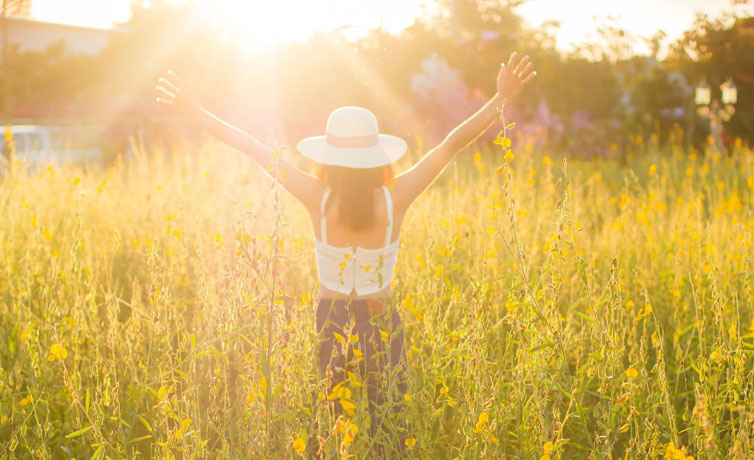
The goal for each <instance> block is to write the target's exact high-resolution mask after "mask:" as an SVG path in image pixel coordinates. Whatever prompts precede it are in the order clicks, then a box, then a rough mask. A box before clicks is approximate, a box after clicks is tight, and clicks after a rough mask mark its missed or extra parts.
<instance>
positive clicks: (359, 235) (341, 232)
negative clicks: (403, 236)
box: [312, 187, 402, 249]
mask: <svg viewBox="0 0 754 460" xmlns="http://www.w3.org/2000/svg"><path fill="white" fill-rule="evenodd" d="M370 193H371V194H372V200H371V202H372V203H373V211H372V212H373V214H372V215H373V216H374V217H373V220H372V225H371V226H370V227H369V228H367V229H364V230H353V229H352V228H350V227H349V226H347V225H345V224H344V221H345V219H342V218H341V216H340V215H339V210H340V206H339V205H340V202H339V200H340V197H338V196H337V195H334V194H332V193H330V195H329V196H328V202H327V205H326V208H325V224H326V230H325V231H326V236H327V244H328V245H330V246H335V247H340V248H357V247H358V248H364V249H381V248H382V247H384V246H385V231H386V230H387V226H388V209H387V201H386V200H385V195H384V192H383V189H382V188H381V187H374V189H373V190H371V191H370ZM323 196H324V193H323ZM391 198H392V195H391ZM321 201H322V199H320V202H321ZM365 201H369V200H365ZM392 214H393V215H392V216H391V217H392V218H393V228H392V234H391V235H390V242H391V243H392V242H394V241H395V240H396V239H397V238H398V234H399V233H400V222H398V219H397V218H398V217H399V216H396V215H395V212H394V211H393V212H392ZM321 217H322V216H321V214H320V215H317V216H312V223H313V225H314V235H315V237H316V238H317V239H318V240H319V241H322V231H321ZM400 217H402V216H400ZM401 220H402V219H401Z"/></svg>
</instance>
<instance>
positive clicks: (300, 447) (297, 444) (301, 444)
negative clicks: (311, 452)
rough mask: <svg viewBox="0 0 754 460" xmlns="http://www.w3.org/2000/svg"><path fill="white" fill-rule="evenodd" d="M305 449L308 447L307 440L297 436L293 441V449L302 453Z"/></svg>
mask: <svg viewBox="0 0 754 460" xmlns="http://www.w3.org/2000/svg"><path fill="white" fill-rule="evenodd" d="M304 449H306V441H304V439H303V438H301V437H298V438H296V440H295V441H293V450H295V451H296V453H297V454H299V455H300V454H302V453H303V452H304Z"/></svg>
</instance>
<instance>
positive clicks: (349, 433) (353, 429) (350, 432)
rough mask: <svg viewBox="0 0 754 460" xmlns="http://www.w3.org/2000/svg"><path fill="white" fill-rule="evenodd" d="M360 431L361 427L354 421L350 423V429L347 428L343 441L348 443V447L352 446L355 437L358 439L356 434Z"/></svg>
mask: <svg viewBox="0 0 754 460" xmlns="http://www.w3.org/2000/svg"><path fill="white" fill-rule="evenodd" d="M358 432H359V427H357V426H356V425H354V424H353V423H349V425H348V429H347V430H346V435H345V436H344V437H343V443H344V444H345V445H346V447H348V446H350V445H351V443H352V442H353V440H354V439H356V434H357V433H358Z"/></svg>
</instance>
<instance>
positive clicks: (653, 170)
mask: <svg viewBox="0 0 754 460" xmlns="http://www.w3.org/2000/svg"><path fill="white" fill-rule="evenodd" d="M656 172H657V165H651V166H650V167H649V177H652V176H654V175H655V173H656Z"/></svg>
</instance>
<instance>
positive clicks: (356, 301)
mask: <svg viewBox="0 0 754 460" xmlns="http://www.w3.org/2000/svg"><path fill="white" fill-rule="evenodd" d="M391 301H392V297H391V292H390V288H386V289H384V290H382V291H379V292H375V293H372V294H369V295H364V296H360V295H358V294H356V293H355V292H352V293H351V294H349V295H344V294H342V293H339V292H336V291H332V290H330V289H327V288H326V287H324V286H322V287H320V290H319V301H318V304H317V305H318V308H335V309H338V310H351V311H367V312H368V313H369V314H372V315H376V314H379V313H382V312H384V311H386V310H387V309H388V305H390V304H391Z"/></svg>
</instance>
